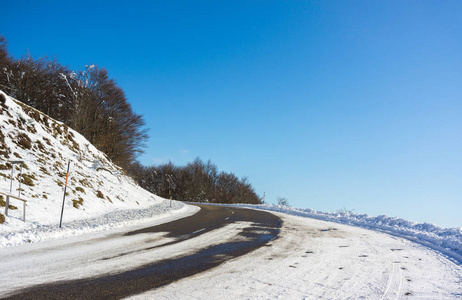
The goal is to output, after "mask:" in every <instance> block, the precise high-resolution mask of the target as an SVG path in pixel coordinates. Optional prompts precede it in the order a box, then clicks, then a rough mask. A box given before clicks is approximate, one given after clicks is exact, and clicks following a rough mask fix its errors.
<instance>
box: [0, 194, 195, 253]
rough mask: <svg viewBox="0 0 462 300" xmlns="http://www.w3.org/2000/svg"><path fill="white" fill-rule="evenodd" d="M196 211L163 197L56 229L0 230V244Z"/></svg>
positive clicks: (33, 226) (55, 226)
mask: <svg viewBox="0 0 462 300" xmlns="http://www.w3.org/2000/svg"><path fill="white" fill-rule="evenodd" d="M197 211H198V207H197V206H191V205H186V204H184V203H182V202H178V201H172V205H171V206H170V201H167V200H166V201H163V202H161V203H158V204H156V205H153V206H150V207H147V208H143V209H129V210H127V209H126V210H115V211H112V212H108V213H106V214H104V215H101V216H98V217H94V218H89V219H83V220H74V221H70V222H67V223H64V224H63V226H62V228H59V226H58V225H59V224H53V225H41V224H37V223H30V224H28V226H27V227H25V228H23V229H21V230H17V231H11V232H4V233H0V247H8V246H17V245H21V244H26V243H36V242H40V241H47V240H52V239H59V238H65V237H70V236H77V235H83V234H86V233H91V232H97V231H105V230H109V229H116V228H121V227H130V226H136V225H142V224H146V223H153V222H156V223H159V224H160V223H165V222H169V221H172V220H175V219H179V218H183V217H186V216H189V215H191V214H194V213H195V212H197Z"/></svg>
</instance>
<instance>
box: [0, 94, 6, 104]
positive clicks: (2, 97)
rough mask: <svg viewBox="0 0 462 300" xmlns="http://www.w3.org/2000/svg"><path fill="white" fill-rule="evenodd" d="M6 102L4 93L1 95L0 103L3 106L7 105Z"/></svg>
mask: <svg viewBox="0 0 462 300" xmlns="http://www.w3.org/2000/svg"><path fill="white" fill-rule="evenodd" d="M5 102H6V98H5V95H3V94H2V93H0V103H1V104H5Z"/></svg>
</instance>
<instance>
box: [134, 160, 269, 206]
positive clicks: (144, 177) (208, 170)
mask: <svg viewBox="0 0 462 300" xmlns="http://www.w3.org/2000/svg"><path fill="white" fill-rule="evenodd" d="M129 172H130V173H131V174H133V176H134V178H135V180H137V182H138V183H139V184H140V185H141V186H142V187H144V188H146V189H147V190H148V191H150V192H152V193H154V194H156V195H159V196H161V197H164V198H169V197H170V196H171V197H173V199H181V200H183V201H190V202H209V203H250V204H260V203H262V199H261V198H260V197H259V196H258V195H257V194H256V193H255V191H254V189H253V187H252V184H251V183H250V182H249V181H248V179H247V177H243V178H241V179H239V178H238V177H237V176H236V175H235V174H233V173H228V172H224V171H219V170H218V167H217V166H216V165H215V164H214V163H212V162H211V161H210V160H209V161H207V162H203V161H202V160H201V159H200V158H196V159H195V160H194V161H193V162H190V163H188V164H187V165H186V166H176V165H175V164H173V163H172V162H168V163H164V164H161V165H158V166H149V167H146V166H142V165H141V164H139V163H137V164H133V165H131V167H130V169H129Z"/></svg>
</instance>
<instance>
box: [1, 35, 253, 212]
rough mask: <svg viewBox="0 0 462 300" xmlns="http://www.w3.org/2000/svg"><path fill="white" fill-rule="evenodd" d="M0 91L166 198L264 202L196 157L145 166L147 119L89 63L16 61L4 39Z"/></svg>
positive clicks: (44, 59)
mask: <svg viewBox="0 0 462 300" xmlns="http://www.w3.org/2000/svg"><path fill="white" fill-rule="evenodd" d="M0 89H1V90H3V91H4V92H6V93H7V94H9V95H10V96H11V97H13V98H16V99H17V100H19V101H21V102H23V103H25V104H27V105H29V106H31V107H34V108H36V109H38V110H40V111H42V112H43V113H45V114H47V115H48V116H50V117H52V118H54V119H56V120H58V121H61V122H63V123H65V124H66V125H68V126H69V127H71V128H73V129H74V130H76V131H77V132H79V133H81V134H82V135H83V136H84V137H85V138H86V139H87V140H88V141H89V142H90V143H92V144H93V145H94V146H96V147H97V148H98V149H99V150H100V151H102V152H104V153H105V154H106V155H107V156H108V158H109V159H111V160H112V161H113V162H114V163H115V164H117V165H119V166H121V167H123V168H124V169H125V170H126V171H127V172H128V173H129V174H130V175H131V176H132V177H134V178H135V180H136V181H137V182H138V183H139V184H140V186H142V187H143V188H145V189H147V190H149V191H151V192H153V193H155V194H157V195H159V196H162V197H169V195H170V194H169V193H171V194H172V195H173V197H174V199H178V200H185V201H209V202H214V203H215V202H220V203H260V202H261V199H260V198H259V197H258V196H257V194H256V193H255V191H254V190H253V187H252V185H251V184H250V183H249V182H248V180H247V178H242V179H239V178H237V177H236V176H235V175H234V174H233V173H226V172H219V171H218V169H217V166H216V165H214V164H213V163H211V162H210V161H208V162H207V163H204V162H202V161H201V160H200V159H196V160H195V161H194V162H191V163H189V164H187V165H186V166H183V167H179V166H175V165H174V164H173V163H167V164H162V165H159V166H149V167H146V166H142V165H141V164H140V163H139V162H138V161H137V159H136V158H137V157H138V156H139V155H140V154H141V153H143V147H144V144H145V142H146V141H147V139H148V135H147V130H146V129H145V128H144V126H145V121H144V119H143V117H142V116H141V115H138V114H136V113H135V112H134V111H133V110H132V108H131V106H130V103H129V102H128V101H127V98H126V96H125V93H124V91H123V90H122V88H121V87H119V86H118V85H117V82H116V81H115V80H114V79H111V78H110V77H109V75H108V72H107V70H106V69H105V68H100V67H98V66H96V65H87V66H85V68H83V69H82V70H78V71H73V70H71V69H70V68H69V67H67V66H63V65H61V64H60V63H59V62H58V61H57V60H56V59H55V58H50V57H48V56H45V57H40V58H34V57H32V56H31V55H30V54H27V55H24V56H22V57H21V58H20V59H15V58H13V57H12V56H10V55H9V53H8V47H7V41H6V39H5V38H4V37H3V36H1V35H0Z"/></svg>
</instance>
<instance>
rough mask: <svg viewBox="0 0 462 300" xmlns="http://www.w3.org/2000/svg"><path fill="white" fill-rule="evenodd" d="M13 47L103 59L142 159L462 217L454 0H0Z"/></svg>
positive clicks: (330, 205)
mask: <svg viewBox="0 0 462 300" xmlns="http://www.w3.org/2000/svg"><path fill="white" fill-rule="evenodd" d="M1 7H2V17H1V18H0V34H3V35H4V36H5V37H6V39H7V40H8V41H9V50H10V53H11V54H13V55H14V56H15V57H20V56H21V55H22V54H25V53H26V52H27V51H29V52H30V53H31V54H32V55H33V56H43V55H55V56H56V57H57V58H58V60H59V61H60V62H61V63H62V64H64V65H68V66H70V67H71V68H73V69H76V70H77V69H79V68H82V67H83V66H84V65H85V64H89V63H92V64H96V65H98V66H100V67H105V68H106V69H107V70H108V71H109V74H110V76H111V77H112V78H114V79H116V81H117V82H118V83H119V85H120V86H121V87H122V88H123V89H124V90H125V92H126V95H127V98H128V99H129V102H130V103H131V104H132V105H133V108H134V110H135V111H136V112H137V113H140V114H142V115H143V116H144V118H145V119H146V121H147V127H149V130H150V131H149V134H150V140H149V143H148V148H147V149H146V154H145V155H143V156H142V157H140V160H141V161H142V163H144V164H146V165H149V164H153V163H159V162H167V161H168V160H171V161H173V162H175V163H176V164H180V165H182V164H186V163H187V162H189V161H192V160H193V159H194V158H195V157H198V156H199V157H200V158H202V159H203V160H208V159H211V160H212V161H213V162H215V163H216V164H217V165H218V167H219V168H220V169H223V170H226V171H232V172H234V173H235V174H236V175H238V176H239V177H241V176H248V177H249V180H250V181H251V182H252V183H253V185H254V187H255V189H256V191H257V193H259V194H260V195H263V192H266V196H267V198H266V200H267V202H270V203H271V202H273V203H274V202H275V199H276V197H278V196H283V197H286V198H288V200H289V202H290V204H291V205H292V206H294V207H304V208H308V207H309V208H313V209H317V210H326V211H335V210H337V209H341V208H343V207H345V208H347V209H354V211H355V212H359V213H368V214H370V215H380V214H386V215H389V216H398V217H403V218H407V219H410V220H413V221H419V222H431V223H436V224H438V225H441V226H452V227H454V226H457V227H460V226H462V18H461V17H460V16H461V15H462V2H461V1H398V0H396V1H268V0H265V1H144V2H143V1H105V2H102V1H78V2H77V1H21V0H15V1H3V3H2V4H1Z"/></svg>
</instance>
